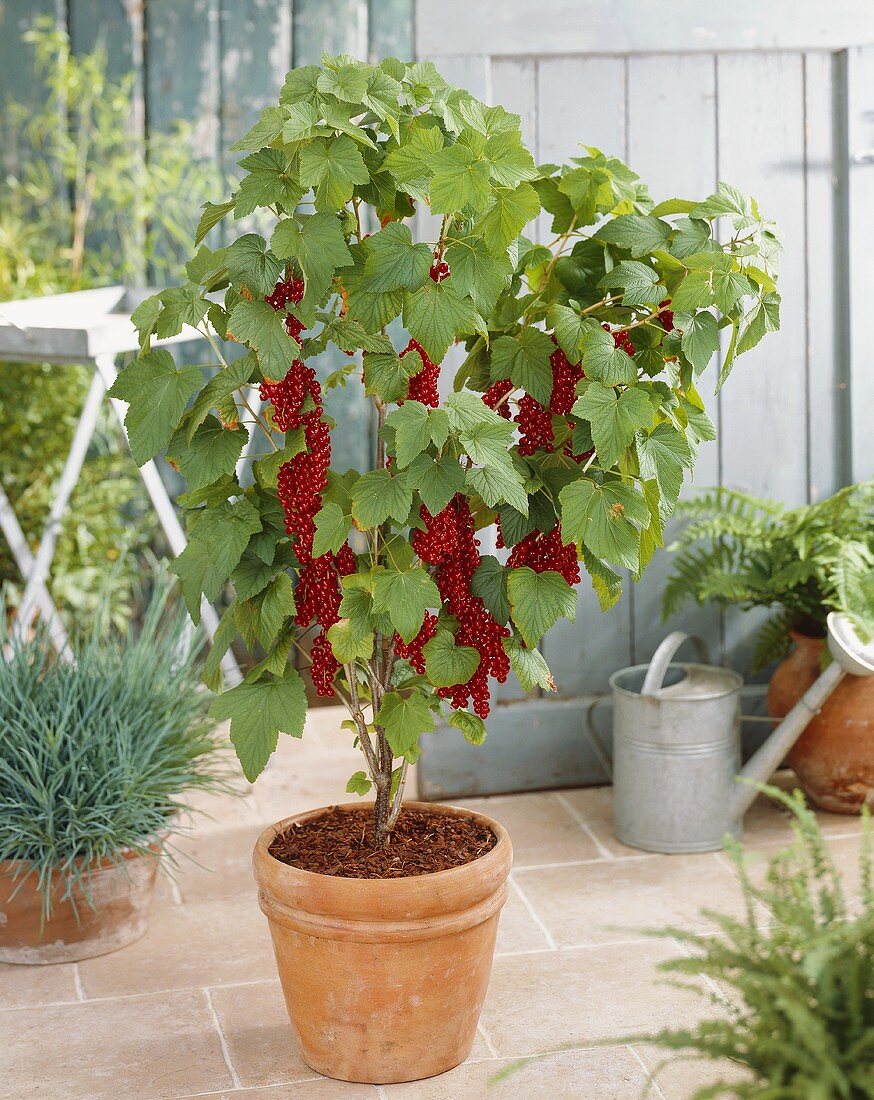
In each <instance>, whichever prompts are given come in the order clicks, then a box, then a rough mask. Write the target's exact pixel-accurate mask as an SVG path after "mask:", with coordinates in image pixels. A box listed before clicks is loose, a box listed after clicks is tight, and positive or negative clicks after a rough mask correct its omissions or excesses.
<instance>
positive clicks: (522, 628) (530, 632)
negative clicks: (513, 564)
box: [507, 565, 577, 648]
mask: <svg viewBox="0 0 874 1100" xmlns="http://www.w3.org/2000/svg"><path fill="white" fill-rule="evenodd" d="M507 596H508V599H509V601H510V614H511V616H512V618H513V622H514V623H515V624H516V626H517V628H518V630H519V633H520V634H521V635H522V638H523V639H524V641H525V644H526V645H527V646H528V647H529V648H533V647H534V646H536V645H537V643H538V642H539V641H540V639H541V638H542V637H543V635H544V634H545V633H546V632H547V630H549V628H550V627H551V626H554V625H555V624H556V623H557V622H558V620H559V619H561V618H565V619H570V621H571V622H573V621H574V619H575V618H576V616H577V594H576V591H575V590H574V588H573V587H572V586H571V585H569V584H568V582H567V581H566V580H565V579H564V577H563V576H562V575H561V574H560V573H556V572H555V570H553V569H546V570H544V571H543V572H542V573H535V572H534V570H533V569H529V568H528V566H527V565H524V566H522V567H521V568H519V569H511V570H510V571H509V572H508V573H507Z"/></svg>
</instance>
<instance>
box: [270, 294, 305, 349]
mask: <svg viewBox="0 0 874 1100" xmlns="http://www.w3.org/2000/svg"><path fill="white" fill-rule="evenodd" d="M305 290H306V286H305V285H304V281H303V279H288V280H287V281H285V282H278V283H277V284H276V286H275V287H274V288H273V293H272V294H267V295H266V296H265V298H264V301H265V302H266V303H267V304H268V305H270V306H273V308H274V309H275V310H276V311H277V313H278V312H279V310H281V309H285V307H286V306H287V305H288V303H289V302H294V303H295V305H296V304H297V303H298V302H299V301H300V300H301V298H303V296H304V291H305ZM285 331H286V332H287V333H288V335H289V336H291V337H292V338H293V339H295V340H297V338H298V337H299V336H300V334H301V333H302V332H303V324H302V323H301V322H300V321H298V319H297V317H295V316H294V314H293V313H289V314H288V315H287V317H286V318H285Z"/></svg>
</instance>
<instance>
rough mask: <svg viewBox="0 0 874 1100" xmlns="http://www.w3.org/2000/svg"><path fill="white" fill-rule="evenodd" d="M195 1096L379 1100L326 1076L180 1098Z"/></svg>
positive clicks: (205, 1099)
mask: <svg viewBox="0 0 874 1100" xmlns="http://www.w3.org/2000/svg"><path fill="white" fill-rule="evenodd" d="M192 1095H197V1097H198V1100H379V1092H378V1091H377V1090H376V1089H375V1088H374V1086H373V1085H354V1084H352V1083H351V1082H349V1081H329V1080H328V1079H327V1078H326V1077H320V1078H318V1079H317V1080H315V1081H303V1082H300V1083H295V1084H291V1085H273V1086H270V1087H268V1088H265V1089H234V1090H233V1091H232V1092H227V1091H226V1092H208V1093H202V1092H199V1093H196V1094H192V1093H185V1094H184V1095H180V1100H184V1097H186V1096H192ZM459 1100H461V1098H459ZM465 1100H467V1098H465Z"/></svg>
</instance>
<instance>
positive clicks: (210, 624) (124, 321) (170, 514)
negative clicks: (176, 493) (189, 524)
mask: <svg viewBox="0 0 874 1100" xmlns="http://www.w3.org/2000/svg"><path fill="white" fill-rule="evenodd" d="M152 293H153V291H152V290H151V289H143V290H130V289H128V288H126V287H123V286H109V287H102V288H100V289H98V290H82V291H76V292H74V293H71V294H55V295H47V296H45V297H41V298H26V299H22V300H21V301H15V302H0V362H18V363H56V364H58V365H59V366H64V365H75V364H80V365H89V364H90V365H92V366H93V367H94V377H93V379H92V382H91V386H90V388H89V390H88V395H87V397H86V398H85V402H84V404H83V406H82V412H81V414H80V416H79V422H78V424H77V426H76V431H75V433H74V435H73V442H72V445H71V447H70V453H69V455H68V456H67V461H66V463H65V465H64V470H63V473H62V474H61V477H60V479H59V481H58V484H57V486H56V487H55V492H54V497H53V500H52V505H51V508H50V509H49V515H48V519H47V521H46V525H45V529H44V531H43V533H42V537H41V539H40V542H39V547H38V548H37V551H36V554H35V555H34V554H33V553H32V552H31V550H30V547H29V546H28V545H27V540H26V538H25V536H24V533H23V531H22V530H21V526H20V524H19V523H18V520H17V518H16V516H15V512H14V509H13V507H12V504H11V502H10V501H9V499H8V497H7V496H6V493H5V492H4V491H3V487H2V475H0V530H2V531H3V534H4V535H5V536H6V539H7V541H8V543H9V546H10V549H11V551H12V554H13V556H14V557H15V560H16V562H17V564H18V567H19V569H20V570H21V573H22V576H23V577H24V580H25V587H24V595H23V597H22V600H21V605H20V607H19V611H18V618H19V623H21V624H26V623H29V622H30V621H31V620H32V618H33V616H34V614H36V613H39V614H40V615H41V616H42V617H43V619H44V620H45V622H46V623H47V626H48V629H49V631H50V636H51V639H52V643H53V645H54V646H55V648H56V649H57V650H58V652H59V653H61V652H63V650H64V649H65V648H66V645H67V637H66V632H65V630H64V625H63V622H62V621H61V618H60V616H59V615H58V612H57V608H56V607H55V604H54V601H53V600H52V597H51V594H50V592H49V590H48V587H47V584H46V582H47V579H48V575H49V568H50V567H51V563H52V558H53V556H54V552H55V546H56V544H57V540H58V535H59V533H60V530H61V523H62V520H63V517H64V515H65V513H66V511H67V507H68V505H69V503H70V497H71V495H72V492H73V489H74V487H75V485H76V481H77V480H78V478H79V474H80V472H81V470H82V464H83V462H84V461H85V455H86V453H87V451H88V445H89V444H90V442H91V438H92V436H93V435H94V430H95V428H96V426H97V418H98V416H99V415H100V406H101V403H102V401H103V398H104V395H105V393H106V391H107V390H108V389H109V387H110V386H111V385H112V383H113V382H114V381H115V378H116V373H117V372H116V367H115V360H116V356H118V355H121V354H124V353H125V352H133V351H137V350H138V349H139V340H138V338H137V333H136V330H135V328H134V326H133V324H132V322H131V312H132V311H133V310H134V309H135V308H136V306H137V305H138V304H139V303H140V302H141V301H142V300H143V299H144V298H146V297H148V296H149V295H150V294H152ZM201 338H202V337H201V334H200V333H199V332H197V330H196V329H193V328H190V327H189V326H187V325H186V326H185V327H184V328H183V330H182V332H180V333H179V335H178V336H173V337H170V338H169V339H166V340H155V341H154V343H155V345H156V346H162V347H165V346H167V345H169V344H178V343H182V342H183V341H188V340H198V339H201ZM111 400H112V407H113V409H114V410H115V414H116V416H117V417H118V420H119V423H120V424H121V426H122V431H124V416H125V405H124V402H121V401H118V400H116V399H114V398H113V399H111ZM125 439H127V433H126V432H125ZM140 475H141V477H142V479H143V482H144V484H145V486H146V490H147V491H148V494H149V497H150V498H151V501H152V505H153V507H154V509H155V512H156V513H157V516H158V520H159V522H160V524H161V526H162V528H163V529H164V532H165V534H166V536H167V541H168V542H169V544H170V549H171V550H172V551H173V553H174V554H176V555H178V554H180V553H181V552H182V551H183V550H184V548H185V544H186V541H187V540H186V538H185V532H184V531H183V529H182V524H181V523H180V522H179V517H178V516H177V514H176V509H175V508H174V507H173V502H172V501H171V499H170V496H169V494H168V492H167V489H166V487H165V485H164V482H163V481H162V479H161V475H160V474H159V472H158V469H157V467H156V465H155V463H154V462H147V463H146V464H145V466H142V467H140ZM201 619H202V622H203V625H204V629H205V630H206V632H207V634H208V635H209V637H210V638H212V637H213V635H214V633H215V630H216V627H217V626H218V615H217V614H216V611H215V608H214V607H213V606H212V604H210V603H209V602H208V601H207V600H206V599H204V601H203V606H202V610H201ZM222 669H223V671H224V673H225V677H226V679H227V680H228V681H229V682H230V683H231V684H235V683H239V681H240V679H241V674H240V669H239V666H238V665H237V662H236V660H235V658H234V656H233V654H232V653H231V652H230V651H228V653H226V654H225V657H224V659H223V661H222Z"/></svg>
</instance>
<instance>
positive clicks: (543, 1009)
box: [482, 942, 707, 1057]
mask: <svg viewBox="0 0 874 1100" xmlns="http://www.w3.org/2000/svg"><path fill="white" fill-rule="evenodd" d="M679 953H680V952H679V948H678V947H677V946H676V945H675V944H673V943H650V942H643V943H640V944H636V945H635V946H634V947H633V949H631V948H630V947H629V946H628V945H624V944H622V945H620V944H614V945H611V946H605V947H596V948H575V949H569V950H565V951H544V952H542V953H539V954H536V955H504V956H503V957H501V958H497V959H495V968H494V971H493V973H492V981H491V985H490V986H489V992H488V996H487V997H486V1003H485V1007H484V1009H483V1015H482V1024H483V1028H484V1030H485V1032H486V1034H487V1035H488V1036H489V1038H490V1039H491V1042H492V1044H493V1046H494V1048H495V1051H496V1053H497V1054H498V1055H499V1056H504V1057H522V1056H525V1055H529V1054H534V1053H539V1052H543V1051H548V1050H558V1049H560V1048H561V1047H566V1046H574V1047H585V1046H592V1045H593V1044H594V1043H596V1042H598V1041H600V1040H603V1039H605V1038H609V1037H623V1036H626V1035H649V1034H652V1032H653V1031H656V1030H658V1029H659V1028H662V1027H666V1026H667V1025H668V1024H674V1025H680V1026H682V1025H684V1024H692V1023H693V1022H694V1021H695V1019H696V1018H697V1016H698V1015H699V1014H700V1012H701V1011H702V1008H703V1007H707V1006H706V1002H704V1001H702V999H701V998H699V997H696V996H694V995H693V994H691V993H688V992H686V991H684V990H680V989H677V988H675V987H673V986H669V985H666V984H665V983H664V980H663V979H662V980H659V975H658V974H657V971H656V965H657V964H658V963H659V962H660V961H662V960H663V959H666V958H674V957H676V956H677V955H679Z"/></svg>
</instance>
